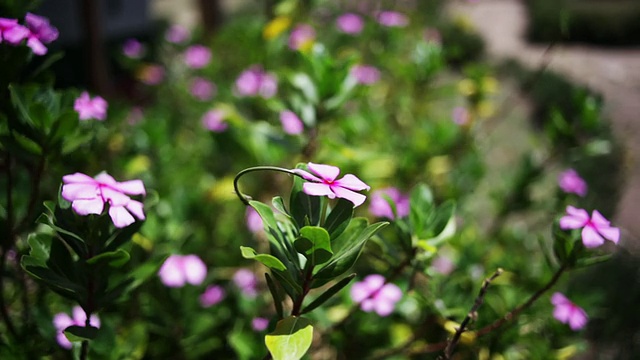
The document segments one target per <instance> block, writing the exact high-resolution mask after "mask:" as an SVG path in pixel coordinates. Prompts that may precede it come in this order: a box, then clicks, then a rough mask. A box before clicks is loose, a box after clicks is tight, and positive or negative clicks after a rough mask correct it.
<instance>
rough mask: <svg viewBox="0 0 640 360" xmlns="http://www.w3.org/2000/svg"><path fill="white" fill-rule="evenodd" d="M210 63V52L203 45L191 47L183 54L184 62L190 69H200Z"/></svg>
mask: <svg viewBox="0 0 640 360" xmlns="http://www.w3.org/2000/svg"><path fill="white" fill-rule="evenodd" d="M210 61H211V50H209V48H207V47H206V46H203V45H192V46H189V47H188V48H187V50H185V52H184V62H185V63H186V64H187V66H188V67H190V68H192V69H201V68H203V67H205V66H207V65H208V64H209V62H210Z"/></svg>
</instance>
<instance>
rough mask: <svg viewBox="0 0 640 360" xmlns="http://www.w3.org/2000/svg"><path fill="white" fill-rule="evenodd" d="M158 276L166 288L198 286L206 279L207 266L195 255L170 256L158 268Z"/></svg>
mask: <svg viewBox="0 0 640 360" xmlns="http://www.w3.org/2000/svg"><path fill="white" fill-rule="evenodd" d="M158 276H160V281H162V283H163V284H165V285H166V286H168V287H183V286H184V285H186V284H187V283H188V284H191V285H200V284H202V282H203V281H204V279H205V278H206V277H207V265H205V264H204V262H203V261H202V259H200V258H199V257H198V256H197V255H171V256H169V257H168V258H167V260H165V261H164V263H163V264H162V266H161V267H160V270H159V271H158Z"/></svg>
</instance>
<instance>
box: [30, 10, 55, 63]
mask: <svg viewBox="0 0 640 360" xmlns="http://www.w3.org/2000/svg"><path fill="white" fill-rule="evenodd" d="M24 20H25V23H26V24H27V28H28V29H29V35H27V46H28V47H30V48H31V50H32V51H33V53H34V54H36V55H44V54H46V53H47V47H46V46H44V44H48V43H50V42H52V41H54V40H55V39H57V38H58V29H56V28H55V27H53V26H51V24H49V19H47V18H45V17H42V16H38V15H34V14H32V13H27V15H26V16H25V17H24Z"/></svg>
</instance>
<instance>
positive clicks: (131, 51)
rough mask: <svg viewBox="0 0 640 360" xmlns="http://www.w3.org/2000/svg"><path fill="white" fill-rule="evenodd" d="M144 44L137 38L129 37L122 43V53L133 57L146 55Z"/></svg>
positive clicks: (137, 57)
mask: <svg viewBox="0 0 640 360" xmlns="http://www.w3.org/2000/svg"><path fill="white" fill-rule="evenodd" d="M144 51H145V48H144V45H142V43H141V42H140V41H138V40H137V39H127V40H126V41H125V42H124V44H122V53H123V54H124V56H126V57H128V58H131V59H139V58H141V57H142V56H143V55H144Z"/></svg>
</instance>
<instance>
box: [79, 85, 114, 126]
mask: <svg viewBox="0 0 640 360" xmlns="http://www.w3.org/2000/svg"><path fill="white" fill-rule="evenodd" d="M108 106H109V104H107V101H106V100H105V99H103V98H102V97H100V96H96V97H94V98H93V99H92V98H91V96H89V93H88V92H86V91H83V92H82V94H80V96H79V97H78V98H77V99H76V101H75V102H74V104H73V109H74V110H75V111H76V112H77V113H78V118H79V119H80V120H90V119H96V120H104V119H106V118H107V107H108Z"/></svg>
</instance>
